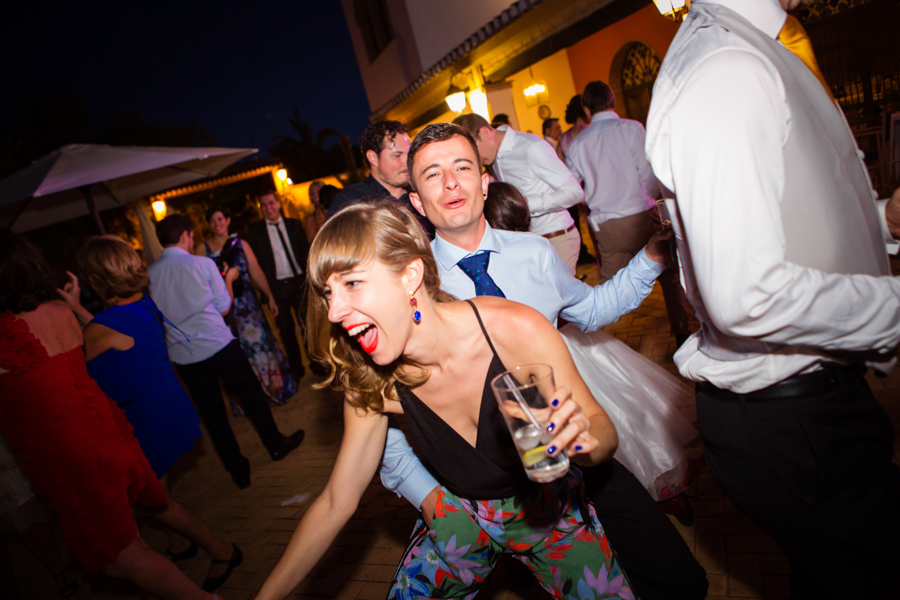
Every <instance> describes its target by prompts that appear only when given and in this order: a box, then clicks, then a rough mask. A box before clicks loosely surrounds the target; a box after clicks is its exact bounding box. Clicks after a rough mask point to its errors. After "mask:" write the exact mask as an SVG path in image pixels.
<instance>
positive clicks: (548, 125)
mask: <svg viewBox="0 0 900 600" xmlns="http://www.w3.org/2000/svg"><path fill="white" fill-rule="evenodd" d="M554 121H559V119H557V118H556V117H550V118H549V119H544V124H543V125H541V131H542V132H543V134H544V135H547V132H548V131H550V130H551V129H552V128H553V122H554Z"/></svg>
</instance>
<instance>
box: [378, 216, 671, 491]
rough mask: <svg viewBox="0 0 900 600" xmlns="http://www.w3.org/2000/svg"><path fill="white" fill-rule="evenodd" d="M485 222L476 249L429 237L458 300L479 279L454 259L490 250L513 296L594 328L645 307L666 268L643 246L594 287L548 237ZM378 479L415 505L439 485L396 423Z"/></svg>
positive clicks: (491, 269)
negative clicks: (577, 275) (575, 273)
mask: <svg viewBox="0 0 900 600" xmlns="http://www.w3.org/2000/svg"><path fill="white" fill-rule="evenodd" d="M485 227H486V228H485V232H484V236H483V237H482V238H481V243H480V244H479V245H478V249H477V250H476V251H475V252H469V251H467V250H463V249H462V248H459V247H457V246H454V245H453V244H451V243H449V242H447V241H446V240H444V239H443V238H441V237H440V236H436V237H435V238H434V241H433V242H431V249H432V251H434V256H435V258H436V259H437V263H438V272H439V274H440V276H441V289H443V290H444V291H446V292H448V293H450V294H453V295H454V296H456V297H457V298H459V299H461V300H462V299H466V298H474V297H475V284H474V283H473V282H472V280H471V279H469V276H468V275H466V274H465V273H463V271H462V269H461V268H459V267H457V266H456V263H458V262H459V261H460V260H462V259H463V258H466V257H467V256H471V255H473V254H476V253H477V252H482V251H488V252H491V253H492V256H491V260H490V263H489V264H488V274H489V275H490V276H491V278H492V279H493V280H494V282H495V283H496V284H497V286H498V287H499V288H500V289H501V290H503V293H504V294H505V295H506V297H507V298H508V299H509V300H514V301H516V302H520V303H522V304H526V305H528V306H530V307H532V308H534V309H535V310H537V311H539V312H540V313H541V314H543V315H544V316H545V317H547V320H549V321H550V322H551V323H556V319H557V317H559V316H562V317H563V318H565V319H566V320H567V321H571V322H572V323H575V324H576V325H577V326H578V327H579V329H581V330H582V331H596V330H597V329H600V328H601V327H605V326H607V325H609V324H610V323H614V322H615V321H616V320H617V319H618V318H619V317H620V316H622V315H624V314H627V313H629V312H631V311H633V310H634V309H635V308H637V307H638V306H640V304H641V302H643V301H644V298H646V297H647V296H648V295H649V294H650V291H651V290H652V289H653V283H654V282H655V281H656V278H657V277H658V276H659V274H660V273H662V271H663V269H665V267H666V265H664V264H660V263H657V262H655V261H652V260H650V258H649V257H648V256H647V254H646V252H645V251H644V250H642V251H640V252H638V253H637V255H635V257H634V258H632V259H631V262H629V263H628V266H627V267H626V268H624V269H622V270H621V271H619V272H618V273H616V275H615V277H613V278H612V279H611V280H609V281H607V282H606V283H603V284H601V285H598V286H596V287H591V286H589V285H587V284H585V283H584V282H582V281H579V280H578V279H575V278H574V277H572V271H571V270H569V267H568V266H567V265H566V263H565V262H563V260H562V259H561V258H560V257H559V254H557V252H556V250H554V249H553V246H551V245H550V242H548V241H547V240H546V239H544V238H543V237H541V236H539V235H535V234H533V233H520V232H515V231H501V230H499V229H491V227H490V225H487V224H486V225H485ZM381 482H382V483H383V484H384V486H385V487H386V488H388V489H389V490H391V491H392V492H395V493H397V494H398V495H401V496H403V497H404V498H406V499H407V500H409V501H410V502H411V503H412V504H413V506H415V507H416V508H419V507H420V506H421V504H422V501H423V500H424V499H425V496H427V495H428V494H429V492H431V490H433V489H434V488H435V487H436V486H438V485H439V484H438V482H437V480H436V479H435V478H434V477H433V476H432V475H431V473H429V472H428V469H427V468H425V466H424V465H423V464H422V463H421V462H419V459H418V458H417V457H416V455H415V453H414V452H413V450H412V448H410V446H409V442H407V440H406V437H405V436H404V435H403V433H402V432H401V431H400V430H398V429H394V428H391V429H389V430H388V438H387V444H386V446H385V450H384V458H383V459H382V464H381Z"/></svg>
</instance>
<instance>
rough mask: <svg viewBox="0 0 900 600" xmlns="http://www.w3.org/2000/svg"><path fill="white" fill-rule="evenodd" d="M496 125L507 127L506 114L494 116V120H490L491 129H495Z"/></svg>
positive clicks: (507, 119)
mask: <svg viewBox="0 0 900 600" xmlns="http://www.w3.org/2000/svg"><path fill="white" fill-rule="evenodd" d="M498 125H509V115H508V114H506V113H497V114H496V115H494V118H493V119H492V120H491V127H497V126H498Z"/></svg>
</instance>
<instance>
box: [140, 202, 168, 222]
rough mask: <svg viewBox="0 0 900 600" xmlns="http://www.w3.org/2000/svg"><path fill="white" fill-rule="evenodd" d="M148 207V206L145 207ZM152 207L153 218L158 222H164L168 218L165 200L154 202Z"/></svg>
mask: <svg viewBox="0 0 900 600" xmlns="http://www.w3.org/2000/svg"><path fill="white" fill-rule="evenodd" d="M145 206H146V205H145ZM150 206H151V207H152V208H153V217H154V218H155V219H156V220H157V221H162V220H163V219H165V218H166V210H167V209H166V201H165V200H154V201H153V203H152V204H150Z"/></svg>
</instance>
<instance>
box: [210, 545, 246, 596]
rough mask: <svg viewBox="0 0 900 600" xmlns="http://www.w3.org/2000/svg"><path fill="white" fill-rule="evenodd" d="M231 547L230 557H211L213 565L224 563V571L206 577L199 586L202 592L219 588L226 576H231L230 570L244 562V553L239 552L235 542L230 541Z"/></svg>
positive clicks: (226, 578) (226, 579)
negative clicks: (217, 574)
mask: <svg viewBox="0 0 900 600" xmlns="http://www.w3.org/2000/svg"><path fill="white" fill-rule="evenodd" d="M231 547H232V548H234V550H233V551H232V553H231V558H229V559H228V560H225V559H224V558H214V559H212V564H214V565H226V569H225V572H224V573H222V574H221V575H219V576H218V577H207V578H206V581H204V582H203V585H201V586H200V589H202V590H203V591H204V592H214V591H216V590H217V589H219V588H220V587H221V586H222V584H223V583H225V582H226V581H228V577H229V576H231V572H232V571H233V570H234V569H235V568H236V567H237V566H238V565H240V564H241V563H242V562H244V554H243V553H242V552H241V549H240V548H238V547H237V544H235V543H234V542H232V544H231Z"/></svg>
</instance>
